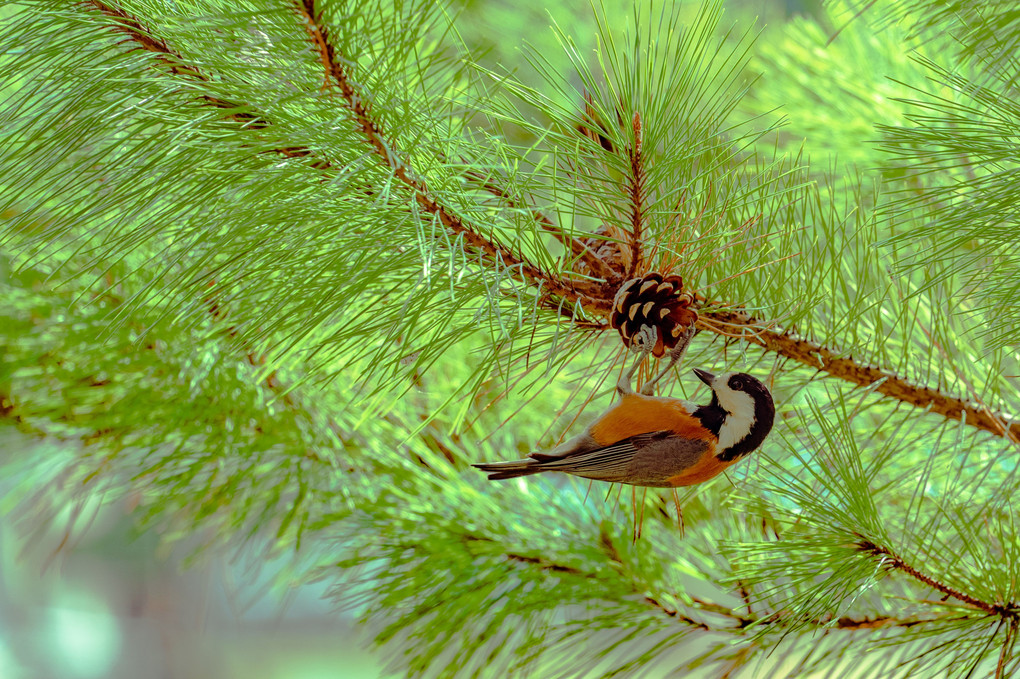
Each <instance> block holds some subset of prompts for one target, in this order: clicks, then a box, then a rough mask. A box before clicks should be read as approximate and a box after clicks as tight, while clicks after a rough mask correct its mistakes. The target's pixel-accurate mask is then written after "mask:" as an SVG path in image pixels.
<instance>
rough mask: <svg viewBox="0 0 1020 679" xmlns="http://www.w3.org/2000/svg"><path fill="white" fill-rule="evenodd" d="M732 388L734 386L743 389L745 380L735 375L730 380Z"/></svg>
mask: <svg viewBox="0 0 1020 679" xmlns="http://www.w3.org/2000/svg"><path fill="white" fill-rule="evenodd" d="M730 388H732V389H743V388H744V380H742V379H740V378H739V377H734V378H733V379H732V380H730Z"/></svg>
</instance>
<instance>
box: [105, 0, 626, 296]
mask: <svg viewBox="0 0 1020 679" xmlns="http://www.w3.org/2000/svg"><path fill="white" fill-rule="evenodd" d="M86 4H87V5H91V6H92V7H94V8H95V9H96V10H98V11H99V12H101V13H102V14H103V15H105V16H107V17H109V18H111V19H114V20H115V22H114V24H113V29H114V30H116V31H118V32H121V33H124V34H126V35H127V36H128V38H129V40H131V41H132V42H134V43H135V44H137V45H138V46H139V48H141V49H143V50H145V51H148V52H152V53H155V54H158V55H160V56H159V60H160V61H161V62H162V63H164V64H165V65H167V67H168V68H169V71H170V73H172V74H173V75H176V76H182V77H190V78H194V79H196V80H199V81H202V82H208V81H209V79H208V77H207V76H205V75H204V74H203V73H202V72H201V70H200V69H198V68H197V67H195V66H193V65H189V64H186V63H185V61H184V59H183V57H182V55H181V54H179V53H178V52H176V51H175V50H173V49H172V48H171V47H170V46H169V45H168V43H167V42H166V40H164V39H161V38H158V37H156V36H155V35H154V34H153V33H152V31H151V30H150V29H148V28H147V27H145V26H144V25H143V24H142V22H141V21H140V20H139V19H138V18H137V17H135V16H132V15H131V14H129V13H128V12H126V11H124V10H123V9H120V8H119V7H116V6H113V5H110V4H108V3H106V2H103V0H86ZM298 6H299V9H300V10H301V11H302V13H303V16H304V17H305V18H306V21H307V22H308V27H307V30H308V31H309V35H310V37H311V38H312V40H313V42H314V43H315V45H316V47H317V49H318V50H319V51H320V58H321V59H322V60H323V64H324V67H325V68H326V70H327V77H332V78H333V79H334V80H335V81H336V82H337V84H338V85H339V88H340V91H341V94H342V96H343V97H344V99H345V100H346V103H347V106H348V108H349V109H350V110H351V112H352V113H353V114H354V117H355V120H356V122H357V124H358V125H359V127H360V129H361V131H362V132H363V134H364V135H365V138H366V141H368V142H369V143H370V144H371V146H372V147H373V149H374V150H375V152H376V153H377V154H378V155H379V156H380V157H381V159H382V161H383V163H384V164H385V165H387V166H389V167H390V168H391V169H392V170H393V172H394V175H395V176H396V177H398V178H399V179H400V180H401V181H402V182H404V183H405V184H406V185H408V186H409V187H410V188H412V189H413V190H414V191H415V198H416V201H417V202H418V204H419V205H420V206H421V207H423V208H424V209H425V210H426V211H427V212H428V213H430V214H433V215H436V216H438V217H439V219H440V221H441V222H442V224H443V225H444V226H445V227H447V229H449V230H450V231H451V232H453V233H457V234H462V235H463V236H464V237H465V240H466V242H467V243H469V244H470V245H472V246H474V247H475V248H477V249H478V250H480V251H482V252H484V253H485V254H486V255H488V256H489V257H490V258H491V259H493V260H496V261H499V262H500V263H501V265H502V266H504V267H507V268H510V269H516V270H518V271H520V272H521V273H522V274H523V276H524V278H525V279H526V280H528V281H529V282H531V283H534V284H537V285H540V286H542V287H543V288H544V289H545V291H546V295H544V296H543V298H542V299H543V301H544V303H545V305H546V306H547V307H548V308H550V309H553V310H556V311H559V312H560V313H564V312H569V310H566V309H565V308H564V307H563V305H561V304H558V303H557V302H556V301H555V300H554V299H551V298H550V297H549V295H553V296H555V297H561V298H569V299H570V300H571V301H575V302H580V303H581V304H582V305H583V306H588V307H591V309H590V310H597V309H598V308H600V307H599V306H598V305H597V303H595V304H594V306H593V302H594V300H591V299H590V298H589V297H588V294H589V293H587V292H586V288H589V287H594V286H593V285H592V284H591V283H588V282H566V281H561V280H559V279H558V278H557V277H554V276H552V275H550V274H549V273H548V272H545V271H543V270H542V269H541V268H539V267H537V266H535V265H533V264H531V263H530V262H526V261H525V260H524V259H523V258H521V257H518V256H517V255H515V254H514V253H513V252H512V251H511V250H510V249H509V248H507V247H505V246H502V245H499V244H497V243H495V242H494V241H492V240H490V239H487V238H485V237H484V236H483V235H481V232H480V230H478V229H476V228H474V227H471V226H470V225H468V224H467V223H465V222H464V221H463V220H462V219H461V218H460V217H459V216H457V215H455V214H454V213H453V212H452V211H450V210H448V209H447V208H446V207H445V206H443V205H440V204H439V203H438V202H437V201H436V200H434V199H433V198H432V197H431V195H430V193H429V191H428V187H427V186H426V185H425V183H424V181H422V180H421V179H417V178H415V177H414V174H413V171H412V170H411V168H409V167H408V166H407V165H406V163H404V162H403V161H401V160H400V159H398V158H397V157H396V156H395V155H394V153H393V151H392V150H391V148H392V147H391V145H390V144H389V142H388V140H386V139H385V137H384V135H383V133H382V130H381V127H380V126H379V125H378V123H376V122H375V121H374V120H373V119H372V117H371V116H370V114H369V112H368V109H367V106H366V104H365V103H364V102H365V99H364V98H363V94H362V93H360V92H358V91H357V90H356V89H355V87H354V86H353V85H352V84H351V82H350V80H349V78H348V77H347V74H346V71H345V69H344V68H343V66H342V65H340V64H337V65H332V62H331V60H332V59H335V58H336V54H335V52H334V49H333V47H332V46H330V45H329V44H327V43H326V35H327V34H326V29H325V27H324V26H322V25H321V24H320V23H319V22H318V19H314V20H313V19H312V18H311V17H312V12H313V11H314V9H313V6H314V2H312V0H307V1H306V2H299V3H298ZM201 99H202V101H204V102H206V103H207V104H210V105H212V106H214V107H216V108H219V109H226V110H232V111H236V110H237V109H239V108H241V106H240V105H239V104H237V103H235V102H229V101H224V100H222V99H218V98H216V97H212V96H209V95H201ZM228 117H229V118H230V119H231V120H234V121H237V122H239V123H242V124H243V125H245V126H246V127H247V128H248V129H252V130H263V129H267V128H269V127H270V125H271V123H270V122H269V121H268V120H267V119H266V118H265V117H264V116H261V115H257V114H252V113H231V114H230V115H229V116H228ZM265 152H275V153H277V154H279V155H281V156H283V157H286V158H312V162H311V163H309V165H310V166H311V167H313V168H315V169H317V170H321V171H335V168H334V167H333V166H332V164H331V163H330V162H329V161H328V160H325V159H322V158H316V153H315V152H314V151H313V150H311V149H309V148H307V147H304V146H289V147H279V148H276V149H272V150H271V151H265ZM467 176H468V177H469V178H471V179H473V180H475V181H481V186H482V188H483V189H484V190H486V191H487V192H489V193H491V194H493V195H495V196H497V197H500V198H502V199H503V200H504V201H505V203H506V204H507V206H508V207H510V208H513V209H527V211H528V212H529V214H530V215H531V216H532V218H533V219H534V220H535V221H536V222H537V223H538V224H539V226H541V227H542V228H543V229H544V230H546V231H548V232H549V233H552V234H553V235H554V236H555V237H556V238H557V239H558V240H560V241H561V242H562V243H563V244H564V245H566V246H567V247H569V248H570V250H571V251H572V252H573V253H574V254H575V255H579V256H581V257H582V258H583V259H584V261H585V262H586V263H587V264H588V266H589V268H590V269H591V270H592V271H594V272H595V273H596V275H598V276H601V277H604V278H610V277H612V276H613V271H612V270H611V269H610V268H609V267H608V266H607V265H606V264H605V263H604V262H603V261H602V260H601V259H599V258H598V257H597V256H596V255H595V254H594V253H593V252H591V250H590V249H589V248H588V247H587V246H586V245H585V244H584V243H582V242H581V241H579V240H578V239H576V238H570V237H567V236H566V235H565V234H563V232H562V231H561V230H560V229H558V228H556V226H555V225H554V224H553V222H552V220H551V219H549V217H548V216H546V215H545V214H543V213H542V212H540V211H539V210H537V209H534V208H529V207H526V206H523V204H522V201H520V200H517V199H515V198H514V197H513V196H512V195H511V194H510V193H509V191H508V190H507V189H505V188H503V187H501V186H498V185H496V184H495V183H493V182H491V181H490V180H485V178H484V177H482V176H481V175H480V173H478V172H474V171H469V172H468V173H467ZM585 300H588V303H587V304H586V303H585ZM568 315H569V314H568Z"/></svg>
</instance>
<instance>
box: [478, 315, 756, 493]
mask: <svg viewBox="0 0 1020 679" xmlns="http://www.w3.org/2000/svg"><path fill="white" fill-rule="evenodd" d="M649 330H650V332H649V333H647V334H649V335H654V332H655V331H654V329H653V328H650V329H649ZM693 336H694V326H693V325H692V326H690V327H689V328H688V330H687V333H686V336H685V337H683V338H682V341H681V342H680V344H678V345H677V348H676V349H675V350H674V351H673V352H671V355H670V362H669V365H667V366H666V368H665V369H663V370H662V372H660V373H659V374H658V375H657V376H656V377H655V378H654V379H652V380H651V381H650V382H648V383H647V384H646V385H644V387H643V388H642V389H641V391H640V392H635V391H634V390H633V389H632V388H631V385H630V381H631V378H632V377H633V376H634V373H635V372H636V370H637V368H638V366H639V365H640V364H641V361H642V360H644V357H645V356H646V355H647V354H648V352H649V351H650V350H651V347H652V346H654V345H655V340H656V338H655V337H654V336H652V337H645V338H643V339H642V341H640V342H639V343H638V348H639V350H641V351H642V355H641V357H640V358H639V359H638V361H637V363H635V365H634V367H633V368H632V369H631V370H630V372H628V373H627V374H626V375H625V376H624V377H622V378H621V379H620V382H619V383H618V384H617V385H616V389H617V391H618V392H619V394H620V396H621V398H620V401H619V402H618V403H616V404H615V405H614V406H612V407H611V408H610V409H609V410H607V411H606V412H605V413H604V414H603V415H601V416H600V417H599V418H598V419H597V420H595V422H593V423H592V424H591V425H590V426H589V427H588V428H587V429H586V430H585V431H584V432H583V433H582V434H580V435H579V436H577V437H575V438H573V439H571V440H570V441H567V442H565V443H563V444H562V445H560V446H557V447H556V448H554V449H553V450H551V451H549V452H548V453H532V454H531V456H530V457H529V458H528V459H525V460H513V461H509V462H483V463H478V464H475V465H472V466H474V467H477V468H479V469H481V470H482V471H484V472H488V474H489V479H491V480H497V479H512V478H516V477H518V476H526V475H528V474H538V473H540V472H565V473H567V474H573V475H574V476H580V477H583V478H586V479H595V480H597V481H609V482H611V483H626V484H630V485H633V486H652V487H659V488H669V487H674V488H675V487H677V486H692V485H694V484H697V483H701V482H703V481H707V480H709V479H711V478H713V477H714V476H716V475H718V474H719V473H720V472H722V471H723V470H724V469H726V468H727V467H729V466H730V465H732V464H734V463H735V462H737V461H738V460H740V459H741V458H742V457H744V456H745V455H747V454H748V453H750V452H752V451H753V450H755V449H756V448H758V447H759V446H760V445H761V444H762V442H763V441H764V440H765V437H766V436H767V435H768V433H769V431H771V429H772V424H773V422H774V420H775V414H776V410H775V405H774V404H773V402H772V395H771V394H770V393H769V390H768V389H767V388H766V387H765V385H764V384H762V383H761V382H760V381H759V380H758V379H756V378H754V377H752V376H750V375H748V374H746V373H740V372H732V373H726V374H724V375H719V376H718V377H717V376H715V375H712V374H711V373H708V372H705V371H704V370H698V369H695V370H694V374H695V375H697V376H698V379H700V380H701V381H702V382H704V383H705V384H707V385H708V387H709V388H710V389H711V390H712V400H711V402H710V403H709V404H708V405H703V406H699V405H697V404H695V403H692V402H690V401H685V400H682V399H678V398H668V397H661V396H653V395H652V388H653V387H654V385H655V383H656V382H657V381H659V379H661V378H662V377H663V375H665V374H666V373H667V372H668V371H669V370H670V369H672V367H673V366H674V365H675V364H676V363H677V361H679V360H680V357H681V356H682V355H683V353H684V351H685V350H686V348H687V345H688V344H689V343H690V341H691V338H692V337H693Z"/></svg>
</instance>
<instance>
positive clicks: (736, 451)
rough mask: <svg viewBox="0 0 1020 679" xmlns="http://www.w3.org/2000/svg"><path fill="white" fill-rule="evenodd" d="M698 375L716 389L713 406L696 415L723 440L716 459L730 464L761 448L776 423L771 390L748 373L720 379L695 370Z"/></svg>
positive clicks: (722, 376) (700, 410) (725, 376)
mask: <svg viewBox="0 0 1020 679" xmlns="http://www.w3.org/2000/svg"><path fill="white" fill-rule="evenodd" d="M694 374H695V375H697V376H698V379H699V380H701V381H702V382H704V383H705V384H707V385H708V386H709V388H711V389H712V402H711V403H710V404H709V405H707V406H702V407H701V408H698V410H697V411H695V413H694V414H695V416H697V417H699V418H700V419H701V421H702V423H703V424H705V426H706V427H708V428H709V429H711V430H712V431H713V433H715V434H716V435H718V436H719V443H718V447H717V450H716V455H717V456H718V457H719V458H720V459H722V460H725V461H727V462H728V461H731V460H736V459H739V458H741V457H743V456H744V455H747V454H748V453H750V452H751V451H753V450H755V449H756V448H758V446H760V445H761V444H762V442H763V441H764V440H765V437H766V436H768V433H769V432H770V431H772V425H773V423H774V422H775V419H776V406H775V403H773V401H772V394H770V393H769V390H768V388H767V387H766V386H765V385H764V384H762V383H761V381H760V380H759V379H758V378H756V377H752V376H751V375H748V374H747V373H736V372H734V373H726V374H724V375H719V376H718V377H716V376H715V375H713V374H711V373H708V372H705V371H704V370H698V369H695V370H694Z"/></svg>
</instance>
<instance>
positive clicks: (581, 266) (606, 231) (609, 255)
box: [574, 224, 632, 276]
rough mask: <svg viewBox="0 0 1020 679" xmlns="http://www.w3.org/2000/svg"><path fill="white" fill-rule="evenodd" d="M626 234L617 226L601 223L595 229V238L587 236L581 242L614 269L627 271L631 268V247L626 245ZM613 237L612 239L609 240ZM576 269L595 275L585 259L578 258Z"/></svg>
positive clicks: (579, 271) (582, 272)
mask: <svg viewBox="0 0 1020 679" xmlns="http://www.w3.org/2000/svg"><path fill="white" fill-rule="evenodd" d="M625 238H626V234H624V232H623V230H622V229H620V228H619V227H617V226H606V225H605V224H603V225H601V226H600V227H599V228H598V229H596V230H595V236H594V237H593V238H586V239H584V240H582V241H581V242H582V243H584V245H585V247H587V248H588V249H589V250H591V251H592V252H593V253H594V254H595V256H596V257H598V258H599V259H601V260H602V261H603V262H605V263H606V264H607V265H608V266H609V268H611V269H613V270H614V271H626V270H627V269H628V268H630V262H631V255H632V253H631V249H630V246H629V245H626V240H625ZM607 239H612V240H607ZM574 270H575V271H577V272H578V273H581V274H585V275H588V276H592V275H595V274H596V272H594V271H592V270H591V268H590V267H589V266H588V264H587V263H586V262H585V261H584V260H583V259H578V260H577V263H576V264H575V265H574Z"/></svg>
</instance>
